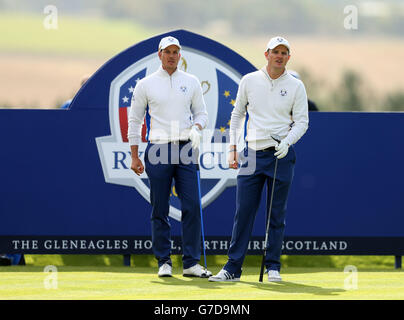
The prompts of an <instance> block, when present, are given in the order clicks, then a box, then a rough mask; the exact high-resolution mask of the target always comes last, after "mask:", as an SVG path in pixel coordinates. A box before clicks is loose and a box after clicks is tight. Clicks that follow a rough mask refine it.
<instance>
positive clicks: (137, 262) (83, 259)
mask: <svg viewBox="0 0 404 320" xmlns="http://www.w3.org/2000/svg"><path fill="white" fill-rule="evenodd" d="M171 258H172V260H173V265H174V266H175V267H180V266H181V265H182V263H181V256H180V255H173V256H172V257H171ZM25 260H26V263H27V264H28V265H33V266H46V265H55V266H115V267H121V266H122V265H123V257H122V255H56V254H55V255H25ZM226 261H227V256H225V255H214V256H210V255H209V256H207V263H208V265H213V266H215V265H217V266H221V265H223V264H225V263H226ZM203 263H204V262H203V261H202V262H201V264H203ZM260 263H261V256H253V255H249V256H247V257H246V259H245V262H244V266H259V265H260ZM281 263H282V266H283V267H284V268H290V267H299V268H311V267H314V268H344V267H345V266H346V265H354V266H356V267H357V268H368V269H369V268H372V269H394V257H393V256H286V255H283V256H282V257H281ZM131 265H132V266H135V267H151V268H157V263H156V260H155V258H154V256H153V255H132V256H131Z"/></svg>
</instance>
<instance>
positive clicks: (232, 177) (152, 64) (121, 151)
mask: <svg viewBox="0 0 404 320" xmlns="http://www.w3.org/2000/svg"><path fill="white" fill-rule="evenodd" d="M179 40H180V41H181V38H180V37H179ZM198 40H199V39H195V43H197V42H198ZM156 51H157V50H156ZM160 65H161V61H160V60H159V58H158V55H157V52H154V53H151V54H149V55H146V56H144V57H143V58H141V59H139V60H137V61H134V63H133V64H132V65H130V66H129V67H127V68H126V69H124V70H122V72H121V73H120V74H118V75H117V76H116V77H115V79H114V80H113V81H112V82H111V84H110V92H109V120H110V127H111V136H107V137H98V138H97V139H96V142H97V147H98V152H99V156H100V160H101V164H102V168H103V172H104V177H105V180H106V182H108V183H114V184H119V185H125V186H132V187H135V188H136V190H137V191H138V192H139V193H140V194H141V195H142V196H143V197H144V198H145V199H146V200H147V201H149V202H150V199H149V197H150V189H149V181H148V178H147V174H146V172H144V173H143V174H142V175H141V176H137V175H136V174H134V172H133V171H132V170H131V169H130V166H131V154H130V146H129V143H128V139H127V132H128V113H129V110H130V104H131V100H132V96H133V91H134V89H135V88H136V85H137V83H138V82H139V80H140V79H142V78H144V77H146V76H148V75H150V74H152V73H154V72H155V71H156V70H157V69H158V68H159V66H160ZM178 67H179V68H180V69H181V70H183V71H186V72H188V73H191V74H193V75H195V76H197V77H198V79H199V81H200V83H201V86H202V90H203V93H204V99H205V102H206V106H207V111H208V126H207V128H206V129H205V130H203V140H202V143H201V147H200V153H199V164H200V176H201V195H202V207H206V206H207V205H209V204H210V203H211V202H212V201H214V200H215V199H216V198H217V197H218V196H219V195H220V194H221V193H222V191H223V190H224V189H225V188H227V187H228V186H233V185H235V184H236V176H237V171H236V170H232V169H229V168H228V164H227V151H228V143H229V125H230V117H231V112H232V110H233V107H234V103H235V99H236V95H237V89H238V83H239V81H240V79H241V74H239V73H238V72H237V71H236V70H234V69H232V68H230V67H229V66H228V64H226V63H225V62H222V61H220V60H219V59H217V58H216V57H213V56H210V55H208V54H207V53H205V52H203V51H201V50H200V49H197V48H193V47H192V46H190V45H189V44H188V46H183V48H182V50H181V61H180V63H179V64H178ZM180 90H181V91H182V92H186V91H187V88H186V87H185V86H181V88H180ZM149 128H150V118H149V114H148V112H146V116H145V119H144V123H143V128H142V143H141V144H140V145H139V156H140V158H141V159H142V162H143V164H144V151H145V149H146V146H147V138H148V130H149ZM241 147H242V146H240V148H241ZM170 216H171V217H173V218H175V219H177V220H180V219H181V208H180V202H179V199H178V194H177V192H176V189H175V185H173V186H172V190H171V197H170Z"/></svg>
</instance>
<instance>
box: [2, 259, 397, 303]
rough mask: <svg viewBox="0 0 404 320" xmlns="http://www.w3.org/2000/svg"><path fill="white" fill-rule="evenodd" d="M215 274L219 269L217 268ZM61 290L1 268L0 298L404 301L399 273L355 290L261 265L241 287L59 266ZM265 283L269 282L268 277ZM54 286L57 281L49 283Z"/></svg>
mask: <svg viewBox="0 0 404 320" xmlns="http://www.w3.org/2000/svg"><path fill="white" fill-rule="evenodd" d="M211 269H212V272H214V273H216V272H218V271H219V269H220V267H218V266H215V267H213V268H211ZM57 271H58V273H57V288H56V289H46V288H45V284H44V283H45V281H46V279H47V277H48V276H49V273H44V272H43V267H35V266H25V267H24V266H13V267H1V268H0V279H1V280H0V299H96V300H98V299H142V300H150V299H152V300H154V299H162V300H165V299H170V300H171V299H174V300H183V299H186V300H199V299H202V300H205V299H217V300H237V299H247V300H249V299H252V300H262V299H264V300H265V299H271V300H272V299H404V275H403V273H402V272H401V271H397V270H388V271H386V270H385V271H381V270H370V269H363V270H361V269H358V285H357V289H350V288H349V287H345V285H344V284H345V279H346V278H347V276H348V275H347V274H345V273H344V272H343V269H337V268H285V269H284V271H283V272H282V276H283V281H282V282H280V283H268V282H266V281H264V282H263V283H259V282H258V273H259V268H258V267H246V268H244V272H243V276H242V279H241V280H242V281H241V282H238V283H212V282H209V281H208V280H207V279H195V278H185V277H183V276H182V275H181V269H180V268H174V276H173V277H172V278H158V277H157V275H156V270H155V269H154V268H150V267H135V268H133V267H131V268H128V267H107V266H100V267H63V266H62V267H58V268H57ZM264 279H265V278H264ZM51 283H56V282H51Z"/></svg>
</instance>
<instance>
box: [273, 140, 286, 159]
mask: <svg viewBox="0 0 404 320" xmlns="http://www.w3.org/2000/svg"><path fill="white" fill-rule="evenodd" d="M275 150H276V151H277V152H275V154H274V155H275V157H277V158H278V159H282V158H284V157H286V155H287V154H288V150H289V143H287V142H286V141H285V140H282V141H281V142H280V143H279V144H278V145H277V146H276V147H275Z"/></svg>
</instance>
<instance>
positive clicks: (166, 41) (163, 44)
mask: <svg viewBox="0 0 404 320" xmlns="http://www.w3.org/2000/svg"><path fill="white" fill-rule="evenodd" d="M171 45H175V46H177V47H178V48H180V49H181V46H180V42H179V41H178V39H176V38H174V37H171V36H168V37H164V38H163V39H161V40H160V43H159V51H160V50H164V49H165V48H167V47H169V46H171Z"/></svg>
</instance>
